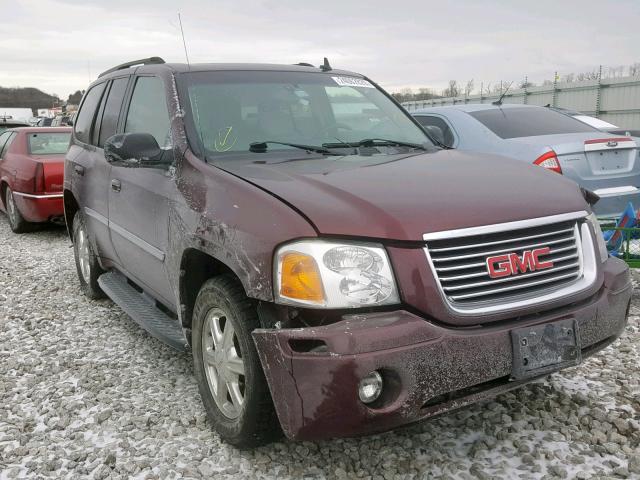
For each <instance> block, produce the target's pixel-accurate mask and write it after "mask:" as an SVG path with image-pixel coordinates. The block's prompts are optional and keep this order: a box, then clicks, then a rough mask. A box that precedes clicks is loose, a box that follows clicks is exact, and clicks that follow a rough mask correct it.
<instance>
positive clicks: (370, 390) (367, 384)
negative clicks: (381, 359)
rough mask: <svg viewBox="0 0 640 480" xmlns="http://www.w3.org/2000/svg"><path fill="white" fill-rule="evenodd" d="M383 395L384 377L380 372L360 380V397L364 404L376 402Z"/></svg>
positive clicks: (372, 373)
mask: <svg viewBox="0 0 640 480" xmlns="http://www.w3.org/2000/svg"><path fill="white" fill-rule="evenodd" d="M380 393H382V377H381V376H380V374H379V373H378V372H371V373H370V374H369V375H367V376H366V377H364V378H363V379H362V380H360V384H359V385H358V397H360V400H361V401H362V403H371V402H374V401H375V400H376V399H377V398H378V397H379V396H380Z"/></svg>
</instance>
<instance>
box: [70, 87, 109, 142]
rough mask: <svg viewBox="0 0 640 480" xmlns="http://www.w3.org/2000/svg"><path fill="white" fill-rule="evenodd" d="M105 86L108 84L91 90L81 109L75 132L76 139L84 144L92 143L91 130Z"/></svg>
mask: <svg viewBox="0 0 640 480" xmlns="http://www.w3.org/2000/svg"><path fill="white" fill-rule="evenodd" d="M105 85H106V83H101V84H99V85H96V86H94V87H93V88H92V89H91V90H89V91H88V92H87V94H86V95H85V98H84V100H83V102H82V106H81V107H80V112H79V113H78V117H77V119H76V123H75V126H74V131H75V136H76V139H77V140H78V141H80V142H82V143H91V129H92V128H93V122H94V119H95V118H96V110H97V109H98V105H99V104H100V99H101V98H102V92H104V87H105Z"/></svg>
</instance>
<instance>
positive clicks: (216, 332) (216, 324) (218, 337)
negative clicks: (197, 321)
mask: <svg viewBox="0 0 640 480" xmlns="http://www.w3.org/2000/svg"><path fill="white" fill-rule="evenodd" d="M211 336H212V337H213V346H214V347H215V348H216V349H218V348H222V337H223V333H222V329H221V325H220V317H219V316H214V317H213V318H212V319H211Z"/></svg>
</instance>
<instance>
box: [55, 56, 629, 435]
mask: <svg viewBox="0 0 640 480" xmlns="http://www.w3.org/2000/svg"><path fill="white" fill-rule="evenodd" d="M585 196H586V198H588V199H589V200H590V201H593V198H594V197H593V196H590V195H587V194H586V193H585V192H581V190H580V189H579V188H578V186H577V185H576V184H575V183H573V182H572V181H570V180H567V179H566V178H563V177H561V176H560V175H556V174H554V173H550V172H548V171H545V170H544V169H541V168H539V167H535V166H528V165H524V164H520V163H518V162H513V161H510V160H508V159H502V158H499V157H491V156H486V155H482V156H481V155H476V154H473V153H463V152H457V151H455V150H451V149H447V148H444V147H442V146H441V145H438V144H437V142H436V141H435V140H432V139H430V138H429V137H428V135H427V133H425V132H424V131H423V130H422V129H421V128H420V126H419V125H418V124H417V123H416V122H415V121H414V120H413V119H412V118H411V117H410V116H409V115H408V114H407V113H406V112H405V111H404V110H403V109H402V108H401V107H399V106H398V104H397V103H395V102H394V101H393V100H392V99H391V98H390V97H389V95H387V94H386V93H385V92H384V91H383V90H382V89H380V88H379V87H378V86H377V85H376V84H374V83H373V82H371V81H370V80H368V79H367V78H365V77H363V76H361V75H358V74H356V73H352V72H346V71H338V70H332V69H331V67H330V65H329V64H328V62H325V64H324V65H323V66H322V67H320V68H315V67H313V66H310V65H306V64H305V65H244V64H205V65H191V66H187V65H178V64H173V65H169V64H165V63H164V62H163V61H162V60H161V59H159V58H157V57H154V58H150V59H146V60H141V61H137V62H129V63H127V64H123V65H120V66H118V67H115V68H113V69H111V70H109V71H108V72H105V73H104V74H102V75H101V76H100V77H99V78H98V80H97V81H96V82H94V83H93V84H92V85H91V86H90V88H89V89H88V90H87V93H86V94H85V96H84V99H83V101H82V105H81V107H80V111H79V114H78V116H77V118H76V121H75V125H74V133H73V138H72V140H71V146H70V149H69V152H68V154H67V157H66V164H65V185H64V204H65V215H66V220H67V224H68V226H69V233H70V235H71V237H72V239H73V243H74V250H75V257H76V264H77V270H78V276H79V279H80V283H81V285H82V288H83V290H84V292H85V293H86V294H87V295H88V296H89V297H91V298H97V297H100V296H102V295H103V294H106V295H108V296H109V297H111V298H112V299H113V300H114V301H115V302H116V303H117V304H118V305H120V306H121V307H122V308H123V310H124V311H126V312H127V313H128V314H129V315H130V316H131V317H132V318H133V319H134V320H136V321H137V322H138V323H140V324H141V325H142V326H143V327H144V328H146V329H147V330H148V331H150V332H151V333H152V334H154V335H155V336H156V337H158V338H160V339H161V340H163V341H165V342H167V343H168V344H169V345H171V346H173V347H174V348H176V349H180V350H183V349H191V350H192V352H193V358H194V366H195V375H196V377H197V380H198V383H199V386H200V392H201V396H202V400H203V402H204V405H205V408H206V411H207V413H208V415H209V418H210V420H211V422H212V423H213V425H214V426H215V428H216V429H217V431H218V432H219V433H220V435H221V436H222V438H224V439H225V440H227V441H228V442H231V443H233V444H236V445H241V446H247V445H256V444H259V443H262V442H265V441H268V440H270V439H272V438H273V437H274V436H276V435H277V434H278V432H279V431H280V427H281V429H282V430H283V431H284V433H285V434H286V435H287V437H289V438H293V439H319V438H327V437H336V436H351V435H361V434H368V433H372V432H380V431H383V430H387V429H391V428H394V427H397V426H400V425H405V424H408V423H411V422H415V421H418V420H422V419H424V418H427V417H429V416H432V415H435V414H438V413H441V412H444V411H447V410H450V409H453V408H457V407H460V406H462V405H465V404H468V403H470V402H474V401H477V400H480V399H483V398H487V397H489V396H493V395H496V394H497V393H499V392H503V391H505V390H508V389H511V388H514V387H517V386H520V385H522V384H524V383H526V382H529V381H531V380H533V379H536V378H539V377H541V376H543V375H546V374H548V373H549V372H552V371H555V370H558V369H561V368H564V367H568V366H572V365H576V364H578V363H579V362H580V361H581V360H582V359H584V358H585V357H587V356H588V355H591V354H593V353H594V352H596V351H598V350H600V349H602V348H604V347H605V346H607V345H609V344H610V343H611V342H613V341H614V340H615V339H616V337H618V336H619V335H620V333H621V332H622V330H623V328H624V326H625V322H626V317H627V312H628V308H629V301H630V296H631V289H632V287H631V283H630V278H629V273H628V270H627V267H626V266H625V264H624V263H623V262H621V261H620V260H617V259H615V258H610V257H608V256H607V251H606V248H605V246H604V244H603V240H602V238H601V234H600V230H599V226H598V224H597V222H596V221H595V218H594V216H593V215H592V214H591V210H590V205H589V204H588V202H587V201H586V200H585Z"/></svg>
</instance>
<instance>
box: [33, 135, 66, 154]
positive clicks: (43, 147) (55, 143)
mask: <svg viewBox="0 0 640 480" xmlns="http://www.w3.org/2000/svg"><path fill="white" fill-rule="evenodd" d="M70 138H71V132H69V133H31V134H29V153H31V155H61V154H65V153H67V148H68V147H69V139H70Z"/></svg>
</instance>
